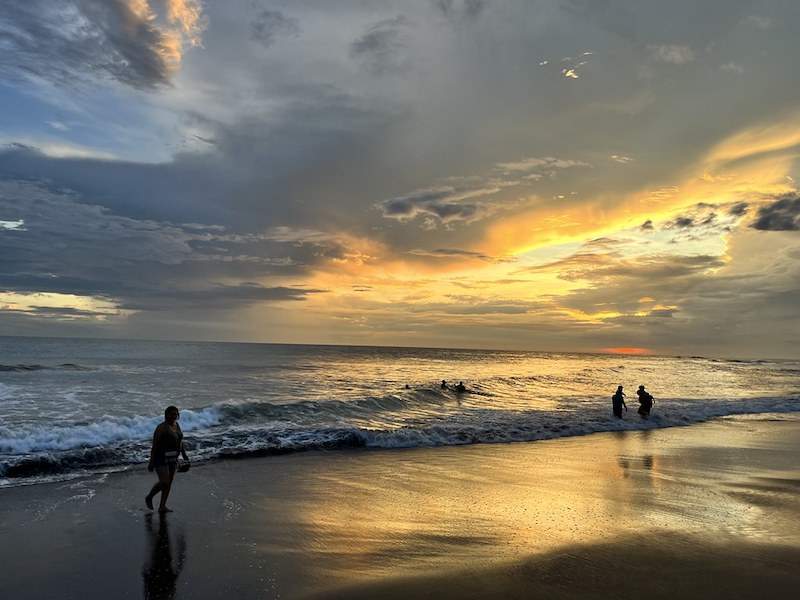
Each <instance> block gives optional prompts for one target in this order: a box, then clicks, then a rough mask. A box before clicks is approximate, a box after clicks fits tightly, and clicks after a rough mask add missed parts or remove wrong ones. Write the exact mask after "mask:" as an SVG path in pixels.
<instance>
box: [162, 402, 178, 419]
mask: <svg viewBox="0 0 800 600" xmlns="http://www.w3.org/2000/svg"><path fill="white" fill-rule="evenodd" d="M178 417H180V413H179V412H178V407H177V406H168V407H167V408H166V409H164V420H165V421H167V422H169V423H174V422H175V421H177V420H178Z"/></svg>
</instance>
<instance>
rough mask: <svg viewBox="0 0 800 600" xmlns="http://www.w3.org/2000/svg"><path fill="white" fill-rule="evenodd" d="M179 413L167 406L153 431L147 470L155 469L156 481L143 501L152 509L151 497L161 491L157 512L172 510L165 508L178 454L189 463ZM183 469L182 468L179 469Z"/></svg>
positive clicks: (176, 466) (174, 408)
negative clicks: (160, 421)
mask: <svg viewBox="0 0 800 600" xmlns="http://www.w3.org/2000/svg"><path fill="white" fill-rule="evenodd" d="M178 417H180V413H179V412H178V409H177V407H175V406H168V407H167V409H166V410H165V411H164V422H163V423H161V424H159V425H158V427H156V430H155V432H153V445H152V447H151V448H150V462H149V463H148V464H147V470H148V471H151V472H152V471H153V470H155V472H156V474H157V475H158V483H156V484H155V485H154V486H153V489H151V490H150V493H149V494H147V496H145V499H144V503H145V504H146V505H147V508H149V509H150V510H152V509H153V498H154V497H155V495H156V494H157V493H159V492H161V502H159V505H158V512H160V513H168V512H172V511H171V510H170V509H169V508H167V498H168V497H169V492H170V489H171V488H172V480H173V479H174V478H175V470H176V469H177V468H178V455H179V454H180V455H182V456H183V459H184V460H185V461H186V466H187V467H188V465H189V457H188V456H186V450H185V449H184V448H183V432H182V431H181V426H180V425H178ZM181 470H184V469H181Z"/></svg>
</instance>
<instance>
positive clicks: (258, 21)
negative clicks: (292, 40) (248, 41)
mask: <svg viewBox="0 0 800 600" xmlns="http://www.w3.org/2000/svg"><path fill="white" fill-rule="evenodd" d="M299 34H300V22H299V21H298V20H297V19H295V18H292V17H287V16H286V15H284V14H283V13H282V12H280V11H278V10H269V9H263V10H261V11H259V13H258V14H257V15H256V17H255V19H254V20H253V22H252V23H251V24H250V37H251V38H252V39H253V40H255V41H257V42H259V43H260V44H262V45H263V46H265V47H269V46H272V45H273V44H274V43H275V42H276V41H277V40H278V38H279V37H294V36H297V35H299Z"/></svg>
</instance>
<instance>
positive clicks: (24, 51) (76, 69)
mask: <svg viewBox="0 0 800 600" xmlns="http://www.w3.org/2000/svg"><path fill="white" fill-rule="evenodd" d="M175 35H177V32H176V30H165V29H164V28H162V27H161V26H159V24H158V22H157V21H156V20H151V19H150V18H148V17H147V15H143V14H141V13H137V12H136V11H135V10H134V9H133V8H132V4H131V3H130V2H127V1H125V0H65V1H63V2H51V1H50V0H5V1H4V2H3V9H2V11H0V47H2V48H3V51H2V52H1V53H0V73H3V74H5V75H6V76H7V77H11V78H17V77H28V76H34V77H38V78H42V79H47V80H51V81H54V82H56V83H59V84H71V83H74V82H75V81H76V80H77V81H80V80H84V79H85V78H86V77H91V76H100V77H110V78H112V79H116V80H118V81H120V82H122V83H125V84H127V85H130V86H133V87H137V88H152V87H155V86H158V85H162V84H166V83H169V81H170V77H171V75H172V72H173V70H174V68H175V66H176V64H175V63H176V61H177V62H179V61H180V50H181V49H180V46H179V45H178V46H176V43H178V42H177V40H179V39H180V37H178V38H175Z"/></svg>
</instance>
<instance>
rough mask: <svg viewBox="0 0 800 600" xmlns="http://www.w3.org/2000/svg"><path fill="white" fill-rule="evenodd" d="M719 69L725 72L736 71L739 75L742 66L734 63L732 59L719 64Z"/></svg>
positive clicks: (741, 71)
mask: <svg viewBox="0 0 800 600" xmlns="http://www.w3.org/2000/svg"><path fill="white" fill-rule="evenodd" d="M720 69H722V70H723V71H725V72H726V73H736V74H737V75H741V74H742V73H744V67H743V66H742V65H740V64H739V63H735V62H733V61H731V62H726V63H725V64H724V65H722V66H720Z"/></svg>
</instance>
